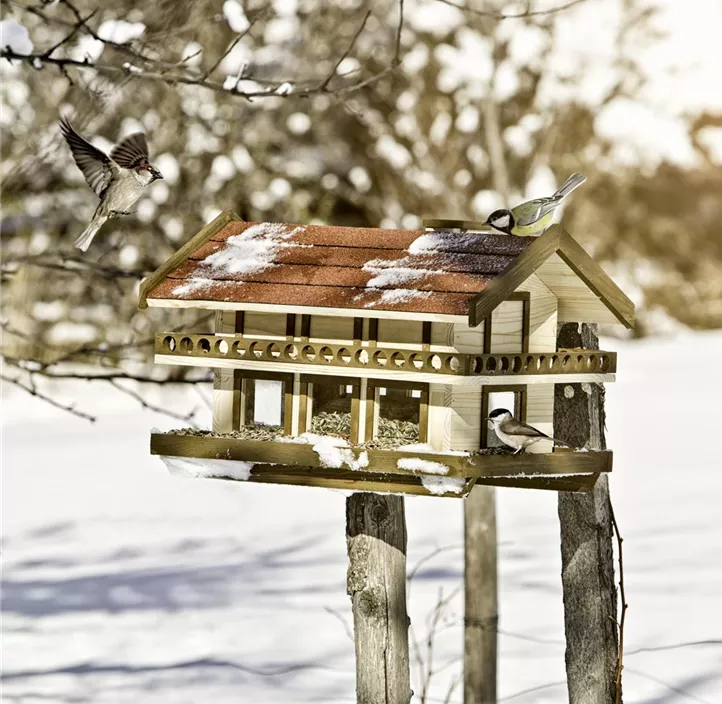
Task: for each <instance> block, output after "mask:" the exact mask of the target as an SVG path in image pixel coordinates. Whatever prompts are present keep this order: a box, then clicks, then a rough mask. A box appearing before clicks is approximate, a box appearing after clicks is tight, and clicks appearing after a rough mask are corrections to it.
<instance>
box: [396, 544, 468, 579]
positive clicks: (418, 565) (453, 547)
mask: <svg viewBox="0 0 722 704" xmlns="http://www.w3.org/2000/svg"><path fill="white" fill-rule="evenodd" d="M463 549H464V546H463V545H444V546H442V547H440V548H436V549H435V550H432V551H431V552H430V553H429V554H428V555H424V556H423V557H422V558H421V559H420V560H419V561H418V562H417V563H416V564H415V565H414V566H413V568H412V569H411V570H410V571H409V574H408V576H407V577H406V581H407V582H410V581H411V580H412V579H413V578H414V577H416V574H417V572H418V571H419V570H420V569H421V567H422V566H423V565H424V564H426V563H427V562H429V560H433V559H434V558H435V557H436V556H437V555H439V554H441V553H442V552H448V551H449V550H463Z"/></svg>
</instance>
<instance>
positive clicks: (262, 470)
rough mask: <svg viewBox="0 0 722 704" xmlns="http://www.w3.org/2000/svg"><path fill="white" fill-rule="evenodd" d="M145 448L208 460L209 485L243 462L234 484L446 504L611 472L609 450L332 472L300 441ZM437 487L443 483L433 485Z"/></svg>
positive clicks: (343, 467) (174, 441)
mask: <svg viewBox="0 0 722 704" xmlns="http://www.w3.org/2000/svg"><path fill="white" fill-rule="evenodd" d="M150 448H151V453H152V454H154V455H160V456H163V457H164V458H165V459H166V460H170V461H171V462H170V463H171V464H172V460H173V459H174V458H194V459H200V460H203V459H206V460H215V463H214V468H213V477H214V478H217V479H233V478H234V472H233V471H232V465H230V464H229V465H228V468H229V469H228V473H227V474H226V473H224V472H223V469H222V466H223V463H224V461H228V462H245V463H249V464H252V468H250V469H249V470H248V474H247V479H245V480H239V481H250V482H260V483H266V484H294V485H300V486H316V487H325V488H333V489H346V490H350V491H381V492H384V491H386V492H389V491H391V492H395V493H404V494H417V495H422V496H446V497H453V498H463V497H464V496H466V495H467V494H468V493H469V492H470V491H471V489H472V487H473V486H474V484H476V483H478V484H490V485H494V486H507V487H518V488H529V489H547V490H551V491H573V492H584V491H589V490H590V489H591V488H592V487H593V486H594V484H595V482H596V480H597V478H598V477H599V474H600V473H602V472H611V470H612V453H611V452H609V451H600V452H570V451H556V452H552V453H546V454H519V455H511V454H489V455H483V454H473V455H472V454H461V453H457V454H447V453H426V452H424V453H418V452H408V451H402V450H367V449H364V448H362V447H349V448H348V449H345V450H344V453H343V454H342V455H339V457H340V458H341V461H340V466H338V467H329V466H328V458H327V457H324V461H322V460H321V457H320V456H319V454H318V453H317V452H316V451H315V450H314V448H313V446H312V445H310V444H302V443H300V442H274V441H259V440H240V439H236V438H232V437H225V436H195V435H175V434H170V433H167V434H166V433H153V434H151V441H150ZM219 464H220V466H221V468H220V469H219V467H218V465H219ZM425 467H428V468H430V469H432V470H433V472H426V471H424V468H425ZM236 478H237V477H236ZM439 480H451V481H450V482H448V484H436V483H437V482H439ZM442 489H446V490H443V491H442Z"/></svg>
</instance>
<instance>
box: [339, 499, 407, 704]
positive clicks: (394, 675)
mask: <svg viewBox="0 0 722 704" xmlns="http://www.w3.org/2000/svg"><path fill="white" fill-rule="evenodd" d="M346 542H347V548H348V557H349V565H348V575H347V580H346V585H347V591H348V594H349V596H350V597H351V607H352V610H353V623H354V639H355V643H356V701H357V702H358V704H408V702H410V701H411V684H410V679H409V617H408V614H407V613H406V518H405V515H404V500H403V498H402V497H400V496H389V495H386V494H370V493H356V494H352V495H351V496H350V497H349V498H348V499H346Z"/></svg>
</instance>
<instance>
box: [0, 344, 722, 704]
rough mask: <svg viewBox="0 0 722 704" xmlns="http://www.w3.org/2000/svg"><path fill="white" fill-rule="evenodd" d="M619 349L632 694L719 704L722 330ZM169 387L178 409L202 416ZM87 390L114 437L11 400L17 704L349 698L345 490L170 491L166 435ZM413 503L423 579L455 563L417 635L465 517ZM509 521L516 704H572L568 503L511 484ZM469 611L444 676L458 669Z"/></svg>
mask: <svg viewBox="0 0 722 704" xmlns="http://www.w3.org/2000/svg"><path fill="white" fill-rule="evenodd" d="M607 347H608V348H611V349H618V350H619V351H620V353H621V354H620V364H619V368H620V372H619V375H618V381H617V383H616V384H615V385H610V387H609V389H608V394H607V397H608V412H609V442H610V446H611V447H612V448H613V449H614V450H615V458H616V459H615V472H614V474H613V477H612V491H613V498H614V502H615V506H616V512H617V517H618V520H619V523H620V526H621V530H622V532H623V534H624V537H625V543H624V545H625V562H626V584H627V591H628V600H629V604H630V607H629V612H628V619H627V624H628V625H627V632H626V643H627V657H626V663H627V667H626V669H625V695H626V696H625V701H626V702H627V704H653V703H657V702H665V703H673V702H674V703H677V702H679V703H680V704H682V703H686V702H707V703H708V704H714V703H715V702H719V701H722V609H721V608H720V594H722V565H721V563H720V553H719V546H720V535H721V532H720V529H721V528H722V526H721V519H720V506H721V505H722V503H721V501H722V491H721V490H722V471H721V468H720V465H721V463H720V460H719V443H718V442H713V441H709V440H708V438H713V439H716V438H717V437H718V436H719V434H720V432H722V423H721V422H720V421H721V420H722V418H721V415H722V412H721V411H720V405H719V399H720V398H721V397H722V376H721V372H720V369H721V368H720V364H719V361H720V358H721V357H722V334H719V333H713V334H697V335H689V336H687V337H682V338H678V339H676V340H670V341H654V340H650V341H645V342H641V343H624V344H622V343H619V342H617V341H609V342H608V343H607ZM66 390H67V387H66ZM164 393H166V395H165V400H166V402H169V403H171V404H172V405H173V407H174V408H176V409H177V410H185V409H188V408H189V407H190V406H191V405H195V404H198V403H199V399H198V396H197V395H196V394H195V393H193V392H177V393H174V394H168V393H167V392H164ZM72 394H73V397H74V398H76V399H78V400H80V401H81V402H82V404H83V406H84V407H85V408H87V409H91V410H93V411H95V412H97V413H99V414H100V415H101V419H100V420H99V421H98V423H96V424H95V425H94V426H91V425H89V424H88V423H86V422H84V421H81V420H77V419H75V418H72V417H70V416H68V415H67V414H63V413H62V412H60V411H55V410H53V409H51V408H50V407H48V406H47V405H45V404H43V403H41V402H38V401H35V400H33V399H31V398H29V397H27V396H24V395H22V394H19V393H16V392H14V391H12V390H10V391H8V390H6V393H5V396H4V399H3V401H4V403H3V423H4V434H3V446H2V454H3V470H4V486H3V489H4V491H3V534H4V540H3V546H4V575H3V577H4V586H3V597H4V598H3V609H4V612H5V613H4V621H3V655H4V677H5V682H4V701H6V702H14V703H18V704H20V703H22V704H36V703H37V704H40V703H42V704H46V703H47V702H92V703H93V704H123V703H125V702H132V703H133V704H136V703H137V702H143V704H161V703H163V704H167V703H181V702H182V703H184V704H185V703H188V704H196V703H197V702H214V704H225V703H226V702H229V703H230V702H233V703H234V704H236V703H238V702H253V703H257V702H258V703H260V702H263V703H266V704H285V703H286V702H353V701H354V661H353V646H352V643H351V641H350V640H349V637H348V635H347V633H346V631H345V629H344V625H343V623H342V620H345V621H346V623H348V621H349V604H348V599H347V597H346V595H345V593H344V583H345V566H346V555H345V543H344V496H343V495H342V494H340V493H334V492H331V491H323V490H314V489H304V488H292V487H280V486H261V485H246V484H240V483H239V484H233V483H229V482H221V481H214V480H182V479H172V478H171V477H169V476H168V475H167V473H166V470H165V467H164V466H163V464H162V463H161V462H160V461H159V460H157V459H155V458H152V457H150V456H149V454H148V433H149V429H150V428H151V427H152V426H154V425H157V426H160V427H162V428H169V427H172V426H173V425H174V423H173V422H172V421H170V420H168V419H165V418H163V417H158V416H156V415H155V414H153V413H150V412H144V411H141V410H140V409H139V408H138V407H137V405H134V403H133V402H132V400H131V399H126V398H125V397H119V396H117V395H116V394H115V393H111V392H109V391H108V390H107V389H103V390H102V392H101V390H100V389H98V390H97V391H95V392H93V391H92V389H89V388H88V386H87V385H80V386H78V387H76V388H74V389H72ZM406 506H407V518H408V533H409V567H410V568H411V567H413V565H415V564H416V563H417V562H418V561H419V560H420V559H421V558H423V557H424V556H426V555H429V554H430V553H432V552H433V551H434V550H435V549H437V548H448V549H445V550H442V551H441V552H439V553H438V554H436V555H435V556H434V557H432V559H430V560H429V561H427V562H425V563H424V564H423V566H422V567H421V568H420V569H419V571H418V573H417V575H416V577H415V579H414V580H413V582H412V584H411V588H410V609H411V615H412V620H413V622H414V624H415V627H416V629H417V632H418V634H419V635H423V633H424V618H425V616H426V615H427V614H428V613H429V611H430V610H431V608H432V607H433V604H434V603H435V601H436V598H437V594H438V590H439V589H440V588H443V589H444V592H445V593H446V594H448V593H450V592H451V591H453V590H454V589H455V588H456V587H458V585H459V582H460V579H461V576H462V574H461V553H460V551H459V549H458V548H459V546H460V543H461V540H462V534H461V527H462V523H461V503H460V502H458V501H456V500H452V499H433V498H411V499H408V500H407V503H406ZM498 512H499V520H500V526H499V534H500V541H501V547H500V580H501V582H500V607H501V623H500V629H501V635H500V653H501V658H500V701H503V702H515V703H516V704H532V703H533V704H537V703H544V702H548V703H552V702H553V703H557V702H559V703H562V702H564V701H566V694H565V687H564V684H563V680H564V647H563V623H562V603H561V592H560V579H559V571H560V559H559V554H558V553H559V548H558V523H557V518H556V497H555V495H553V494H548V493H545V492H531V491H528V492H526V491H523V490H511V489H506V490H505V489H500V490H499V491H498ZM460 603H461V602H460V600H459V599H458V598H457V600H456V601H455V602H454V603H453V606H454V608H453V609H452V610H451V612H450V613H449V621H450V623H449V626H448V628H446V630H445V631H444V632H443V633H442V634H441V635H440V636H439V639H438V648H437V663H438V664H443V663H445V662H446V661H448V660H450V659H452V658H455V657H458V656H459V654H460V648H461V631H460V626H459V624H458V615H459V613H458V612H459V605H460ZM334 611H335V613H334ZM711 641H714V642H711ZM455 670H457V666H456V665H455V666H453V667H449V668H447V669H446V670H444V671H443V672H442V673H441V674H440V675H438V676H437V677H436V678H435V680H434V682H435V683H436V687H435V688H434V691H433V698H432V699H430V701H433V702H437V701H438V702H440V701H443V698H444V695H445V693H446V689H447V686H448V678H449V676H450V675H453V674H454V671H455ZM414 677H416V672H414ZM417 683H418V680H417ZM416 688H417V689H418V685H417V687H416ZM416 701H418V699H416ZM451 701H452V702H460V701H461V695H460V693H459V691H458V689H457V691H456V692H455V694H454V696H453V697H452V699H451Z"/></svg>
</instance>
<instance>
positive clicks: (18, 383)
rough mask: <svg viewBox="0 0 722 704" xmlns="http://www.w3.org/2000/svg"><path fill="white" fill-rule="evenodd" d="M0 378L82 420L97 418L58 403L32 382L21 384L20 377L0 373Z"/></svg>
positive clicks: (92, 421) (91, 420) (73, 407)
mask: <svg viewBox="0 0 722 704" xmlns="http://www.w3.org/2000/svg"><path fill="white" fill-rule="evenodd" d="M0 379H2V380H3V381H7V382H8V383H9V384H13V385H15V386H17V387H19V388H21V389H22V390H23V391H27V392H28V393H29V394H30V395H31V396H35V397H36V398H39V399H41V400H42V401H45V402H46V403H49V404H50V405H51V406H54V407H55V408H59V409H60V410H62V411H67V412H68V413H72V414H73V415H74V416H77V417H78V418H83V419H84V420H89V421H90V422H91V423H95V421H96V420H97V418H96V417H95V416H91V415H90V414H89V413H83V411H79V410H78V409H77V408H75V406H74V405H72V404H71V405H66V404H64V403H60V401H56V400H55V399H53V398H50V396H46V395H45V394H44V393H42V392H40V391H38V390H37V389H36V388H35V385H34V384H29V385H25V384H23V382H22V381H20V379H16V378H13V377H10V376H7V375H6V374H0Z"/></svg>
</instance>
